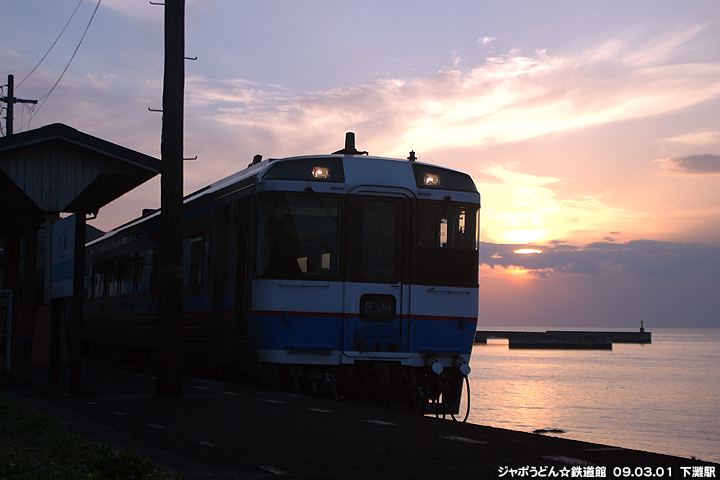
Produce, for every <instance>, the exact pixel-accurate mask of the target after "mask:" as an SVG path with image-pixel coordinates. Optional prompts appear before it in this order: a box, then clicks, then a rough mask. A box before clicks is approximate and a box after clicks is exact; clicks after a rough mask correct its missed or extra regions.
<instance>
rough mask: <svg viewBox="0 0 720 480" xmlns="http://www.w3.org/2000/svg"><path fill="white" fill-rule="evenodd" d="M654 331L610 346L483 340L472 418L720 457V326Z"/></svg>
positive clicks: (475, 368) (476, 355) (475, 367)
mask: <svg viewBox="0 0 720 480" xmlns="http://www.w3.org/2000/svg"><path fill="white" fill-rule="evenodd" d="M653 335H654V337H653V342H654V343H653V344H652V345H621V344H616V345H615V346H614V349H613V350H610V351H608V350H604V351H579V350H509V349H508V347H507V343H506V342H501V341H494V340H491V341H490V342H489V343H488V345H476V346H475V349H474V350H473V357H472V361H471V367H472V374H471V376H470V380H471V390H472V391H471V399H470V400H471V411H470V416H469V419H468V421H469V422H472V423H478V424H483V425H491V426H495V427H502V428H510V429H513V430H521V431H526V432H532V431H534V430H537V429H561V430H563V431H565V432H566V433H562V434H559V435H560V436H562V437H564V438H572V439H578V440H585V441H591V442H597V443H602V444H609V445H618V446H623V447H626V448H637V449H643V450H651V451H657V452H662V453H669V454H673V455H680V456H687V457H689V456H696V457H698V458H701V459H704V460H712V461H720V400H718V399H719V398H720V368H717V366H719V365H720V348H718V346H720V330H709V331H704V330H703V331H699V330H690V331H688V330H680V329H677V330H676V329H667V330H662V331H661V330H656V331H654V332H653ZM463 408H464V406H463Z"/></svg>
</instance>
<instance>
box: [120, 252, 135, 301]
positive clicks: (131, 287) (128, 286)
mask: <svg viewBox="0 0 720 480" xmlns="http://www.w3.org/2000/svg"><path fill="white" fill-rule="evenodd" d="M136 264H137V258H136V256H135V255H127V256H126V257H124V258H123V259H122V264H121V268H120V272H121V275H120V295H124V294H127V293H134V292H135V272H136Z"/></svg>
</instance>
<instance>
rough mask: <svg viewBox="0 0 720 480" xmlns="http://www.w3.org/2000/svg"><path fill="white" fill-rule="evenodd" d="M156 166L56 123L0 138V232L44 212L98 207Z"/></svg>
mask: <svg viewBox="0 0 720 480" xmlns="http://www.w3.org/2000/svg"><path fill="white" fill-rule="evenodd" d="M160 165H161V162H160V160H159V159H157V158H154V157H151V156H149V155H145V154H143V153H140V152H137V151H134V150H131V149H129V148H125V147H122V146H120V145H116V144H114V143H111V142H108V141H106V140H102V139H100V138H97V137H94V136H92V135H88V134H86V133H83V132H80V131H78V130H76V129H74V128H72V127H69V126H67V125H63V124H59V123H56V124H52V125H48V126H45V127H41V128H38V129H34V130H30V131H27V132H22V133H16V134H14V135H11V136H6V137H3V138H0V205H2V208H1V209H0V218H2V219H3V221H0V233H9V232H10V231H12V229H19V228H23V227H33V226H37V225H38V224H39V223H40V222H42V221H43V219H44V213H45V212H86V213H90V212H97V211H98V210H99V209H100V208H101V207H103V206H104V205H107V204H108V203H110V202H111V201H112V200H114V199H116V198H118V197H120V196H122V195H124V194H125V193H127V192H129V191H130V190H132V189H134V188H135V187H137V186H138V185H141V184H143V183H144V182H146V181H147V180H149V179H151V178H152V177H154V176H155V175H157V174H158V173H160Z"/></svg>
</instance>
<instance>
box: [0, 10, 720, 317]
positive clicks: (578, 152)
mask: <svg viewBox="0 0 720 480" xmlns="http://www.w3.org/2000/svg"><path fill="white" fill-rule="evenodd" d="M78 5H79V7H78ZM76 7H78V8H77V12H76V13H75V14H74V16H73V12H74V11H75V9H76ZM96 7H97V11H96V13H95V17H94V19H93V21H92V23H91V24H90V27H89V29H88V30H87V34H86V35H85V38H84V40H83V43H82V45H80V48H79V49H78V50H77V54H76V55H75V57H74V59H73V60H72V63H71V64H70V66H69V68H68V69H67V71H66V73H65V74H64V76H62V80H61V81H60V82H59V84H58V85H57V87H56V88H54V89H53V85H55V83H56V82H57V81H58V79H59V78H60V76H61V75H62V73H63V70H64V69H65V68H66V66H67V65H68V62H70V59H71V58H72V56H73V52H74V51H75V49H76V48H77V46H78V44H79V42H80V39H81V38H82V36H83V33H84V31H85V29H86V27H87V26H88V23H89V21H90V18H91V17H92V15H93V13H94V11H95V9H96ZM71 16H72V20H70V19H71ZM0 18H2V20H3V28H2V29H1V30H0V83H1V84H4V83H5V82H6V80H7V75H8V74H13V75H14V76H15V88H16V91H15V96H16V97H19V98H24V99H36V100H40V102H39V103H38V105H36V106H35V107H34V108H33V110H30V109H29V108H28V107H27V106H21V105H17V106H16V112H15V131H16V132H19V131H25V130H28V129H32V128H38V127H41V126H44V125H47V124H50V123H56V122H58V123H65V124H67V125H70V126H72V127H74V128H76V129H78V130H81V131H83V132H85V133H89V134H91V135H94V136H97V137H100V138H102V139H105V140H108V141H111V142H114V143H117V144H120V145H122V146H125V147H128V148H131V149H134V150H138V151H140V152H143V153H146V154H149V155H153V156H156V157H158V158H159V157H160V130H161V114H160V113H153V112H149V111H148V108H152V109H159V108H161V106H162V77H163V7H162V6H153V5H150V4H149V2H148V1H147V0H103V1H102V2H101V3H100V4H99V7H98V2H97V0H85V1H82V2H81V1H79V0H53V1H52V2H47V1H42V0H23V1H22V2H18V1H14V0H0ZM68 20H70V22H69V23H68ZM66 24H67V28H66V29H65V31H64V33H63V34H62V36H60V37H59V40H58V41H57V43H56V44H55V45H54V47H53V48H52V49H51V47H52V46H53V42H55V41H56V40H57V39H58V36H59V35H60V33H61V32H62V31H63V28H64V27H65V26H66ZM718 45H720V3H719V2H717V1H714V0H713V1H695V0H693V1H688V2H677V1H659V0H653V1H631V2H628V1H603V2H576V1H571V0H562V1H544V2H536V1H529V0H528V1H512V0H511V1H502V2H490V1H478V0H467V1H455V0H444V1H442V2H440V1H421V0H415V1H391V2H388V1H385V0H383V1H363V2H359V1H355V2H349V1H343V0H334V1H331V0H327V1H312V0H308V1H300V0H298V1H289V0H288V1H279V0H264V1H260V0H244V1H232V0H224V1H223V0H203V1H200V0H187V2H186V54H187V56H188V57H197V60H195V61H188V62H187V63H186V85H185V86H186V95H185V107H186V109H185V156H186V157H194V156H197V157H198V159H197V160H195V161H188V162H186V163H185V192H186V193H190V192H192V191H194V190H196V189H198V188H201V187H203V186H205V185H207V184H209V183H211V182H213V181H215V180H217V179H219V178H222V177H224V176H226V175H229V174H231V173H233V172H235V171H237V170H240V169H242V168H244V167H245V166H246V165H247V164H248V163H249V162H250V161H251V159H252V157H253V155H255V154H257V153H260V154H262V155H264V156H265V157H266V158H267V157H281V156H286V155H299V154H315V153H330V152H332V151H334V150H337V149H339V148H341V147H342V145H343V141H344V133H345V132H346V131H354V132H355V133H356V135H357V142H358V148H359V149H361V150H368V151H369V152H370V154H371V155H380V156H390V157H399V158H405V157H407V155H408V152H409V151H410V150H415V151H416V152H418V157H419V160H420V161H423V162H429V163H435V164H438V165H442V166H446V167H449V168H454V169H457V170H461V171H465V172H467V173H469V174H470V175H472V177H473V178H474V179H475V182H476V184H477V186H478V190H479V191H480V192H481V195H482V214H481V219H482V241H483V244H482V247H481V257H482V259H481V268H480V312H479V325H480V327H479V328H486V327H494V326H520V327H522V326H544V327H583V326H591V327H628V328H635V327H638V326H639V324H640V321H641V320H642V321H644V322H645V326H646V328H648V329H649V330H652V328H653V327H666V326H675V327H683V326H692V327H699V326H710V327H720V113H719V112H720V48H718ZM48 51H49V53H48ZM46 53H47V56H46V57H45V58H44V60H43V57H44V56H45V55H46ZM41 60H42V62H41ZM36 67H37V68H36ZM35 68H36V69H35ZM33 69H35V70H33ZM28 75H29V77H28ZM49 92H51V94H50V95H49V96H46V94H48V93H49ZM5 94H6V90H5V89H3V91H2V96H4V95H5ZM4 116H5V112H4V111H3V114H2V117H4ZM3 129H4V122H3ZM4 133H5V132H4V130H3V134H4ZM159 185H160V182H159V179H155V180H152V181H150V182H148V183H147V184H145V185H143V186H141V187H139V188H138V189H136V190H135V191H133V192H131V193H129V194H127V195H126V196H125V197H123V198H121V199H119V200H117V201H116V202H114V203H113V204H111V205H108V206H107V207H105V208H103V209H102V210H101V211H100V214H99V217H98V218H97V219H96V220H93V221H92V224H93V225H94V226H96V227H98V228H100V229H103V230H107V229H110V228H113V227H115V226H117V225H119V224H121V223H124V222H126V221H128V220H130V219H132V218H135V217H136V216H138V215H139V214H140V212H141V210H142V208H156V207H158V206H159V204H160V186H159ZM520 249H526V251H528V252H530V253H516V251H517V250H520Z"/></svg>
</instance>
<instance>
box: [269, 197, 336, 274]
mask: <svg viewBox="0 0 720 480" xmlns="http://www.w3.org/2000/svg"><path fill="white" fill-rule="evenodd" d="M339 213H340V205H339V202H338V200H337V199H334V198H331V197H322V196H320V195H317V194H314V193H313V194H310V195H297V194H295V195H289V194H288V195H285V194H283V195H278V194H268V195H265V196H262V197H260V199H259V201H258V243H257V267H256V273H257V274H258V275H260V276H266V277H281V278H287V277H296V278H326V277H330V276H333V275H337V274H338V273H339V266H340V261H339V256H340V241H339Z"/></svg>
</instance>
